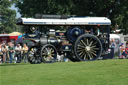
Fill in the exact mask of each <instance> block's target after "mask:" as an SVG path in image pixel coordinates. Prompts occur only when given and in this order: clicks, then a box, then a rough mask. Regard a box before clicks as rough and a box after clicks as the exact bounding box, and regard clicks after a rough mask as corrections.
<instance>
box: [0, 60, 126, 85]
mask: <svg viewBox="0 0 128 85" xmlns="http://www.w3.org/2000/svg"><path fill="white" fill-rule="evenodd" d="M0 85H128V59H121V60H119V59H115V60H100V61H91V62H75V63H74V62H66V63H59V62H58V63H52V64H43V63H42V64H23V63H22V64H2V65H0Z"/></svg>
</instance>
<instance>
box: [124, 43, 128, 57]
mask: <svg viewBox="0 0 128 85" xmlns="http://www.w3.org/2000/svg"><path fill="white" fill-rule="evenodd" d="M125 53H126V58H128V43H127V44H126V48H125Z"/></svg>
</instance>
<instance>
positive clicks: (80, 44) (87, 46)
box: [74, 34, 102, 61]
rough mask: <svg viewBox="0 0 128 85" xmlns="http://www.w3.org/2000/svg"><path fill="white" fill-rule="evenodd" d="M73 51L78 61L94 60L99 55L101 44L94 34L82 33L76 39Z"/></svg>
mask: <svg viewBox="0 0 128 85" xmlns="http://www.w3.org/2000/svg"><path fill="white" fill-rule="evenodd" d="M74 53H75V55H76V58H77V59H79V60H80V61H90V60H95V59H97V58H98V57H100V56H101V53H102V44H101V42H100V40H99V39H98V38H97V37H96V36H94V35H91V34H84V35H81V36H80V37H78V39H77V40H76V42H75V45H74Z"/></svg>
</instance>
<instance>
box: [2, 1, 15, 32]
mask: <svg viewBox="0 0 128 85" xmlns="http://www.w3.org/2000/svg"><path fill="white" fill-rule="evenodd" d="M12 4H13V1H11V0H1V1H0V33H2V32H6V33H9V32H12V31H15V29H16V19H15V18H16V11H15V10H11V9H10V7H11V5H12Z"/></svg>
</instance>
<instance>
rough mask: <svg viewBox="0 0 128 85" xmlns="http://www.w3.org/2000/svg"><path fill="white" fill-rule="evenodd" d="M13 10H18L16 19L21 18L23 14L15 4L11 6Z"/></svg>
mask: <svg viewBox="0 0 128 85" xmlns="http://www.w3.org/2000/svg"><path fill="white" fill-rule="evenodd" d="M11 9H13V10H16V18H19V17H21V14H20V13H19V12H18V9H17V8H16V7H15V4H13V5H12V6H11Z"/></svg>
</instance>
